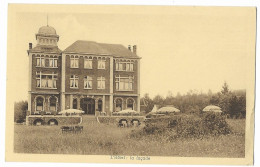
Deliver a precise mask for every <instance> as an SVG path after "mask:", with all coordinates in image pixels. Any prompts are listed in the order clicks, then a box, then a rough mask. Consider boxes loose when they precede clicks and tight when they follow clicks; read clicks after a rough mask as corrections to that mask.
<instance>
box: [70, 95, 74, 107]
mask: <svg viewBox="0 0 260 167" xmlns="http://www.w3.org/2000/svg"><path fill="white" fill-rule="evenodd" d="M70 108H73V95H70Z"/></svg>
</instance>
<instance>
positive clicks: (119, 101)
mask: <svg viewBox="0 0 260 167" xmlns="http://www.w3.org/2000/svg"><path fill="white" fill-rule="evenodd" d="M122 104H123V101H122V99H120V98H118V99H116V111H121V110H122Z"/></svg>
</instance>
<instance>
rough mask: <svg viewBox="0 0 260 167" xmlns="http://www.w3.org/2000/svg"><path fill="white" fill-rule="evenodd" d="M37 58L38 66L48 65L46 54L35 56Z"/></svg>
mask: <svg viewBox="0 0 260 167" xmlns="http://www.w3.org/2000/svg"><path fill="white" fill-rule="evenodd" d="M35 59H36V67H45V66H46V64H45V63H46V62H45V56H44V55H36V56H35ZM38 59H39V63H40V65H38Z"/></svg>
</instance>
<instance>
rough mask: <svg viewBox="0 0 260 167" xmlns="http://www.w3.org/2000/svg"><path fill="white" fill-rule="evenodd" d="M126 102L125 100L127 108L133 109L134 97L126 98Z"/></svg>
mask: <svg viewBox="0 0 260 167" xmlns="http://www.w3.org/2000/svg"><path fill="white" fill-rule="evenodd" d="M126 102H127V104H126V106H127V109H131V110H133V109H134V99H127V101H126Z"/></svg>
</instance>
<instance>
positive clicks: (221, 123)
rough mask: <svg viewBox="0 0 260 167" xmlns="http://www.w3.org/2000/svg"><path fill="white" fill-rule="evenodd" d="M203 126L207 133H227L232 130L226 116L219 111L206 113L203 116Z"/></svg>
mask: <svg viewBox="0 0 260 167" xmlns="http://www.w3.org/2000/svg"><path fill="white" fill-rule="evenodd" d="M202 126H203V127H204V131H205V133H206V134H213V135H220V134H223V135H226V134H229V133H230V132H231V130H230V127H229V125H228V123H227V122H226V120H225V116H222V115H220V114H218V113H204V114H203V116H202Z"/></svg>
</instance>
